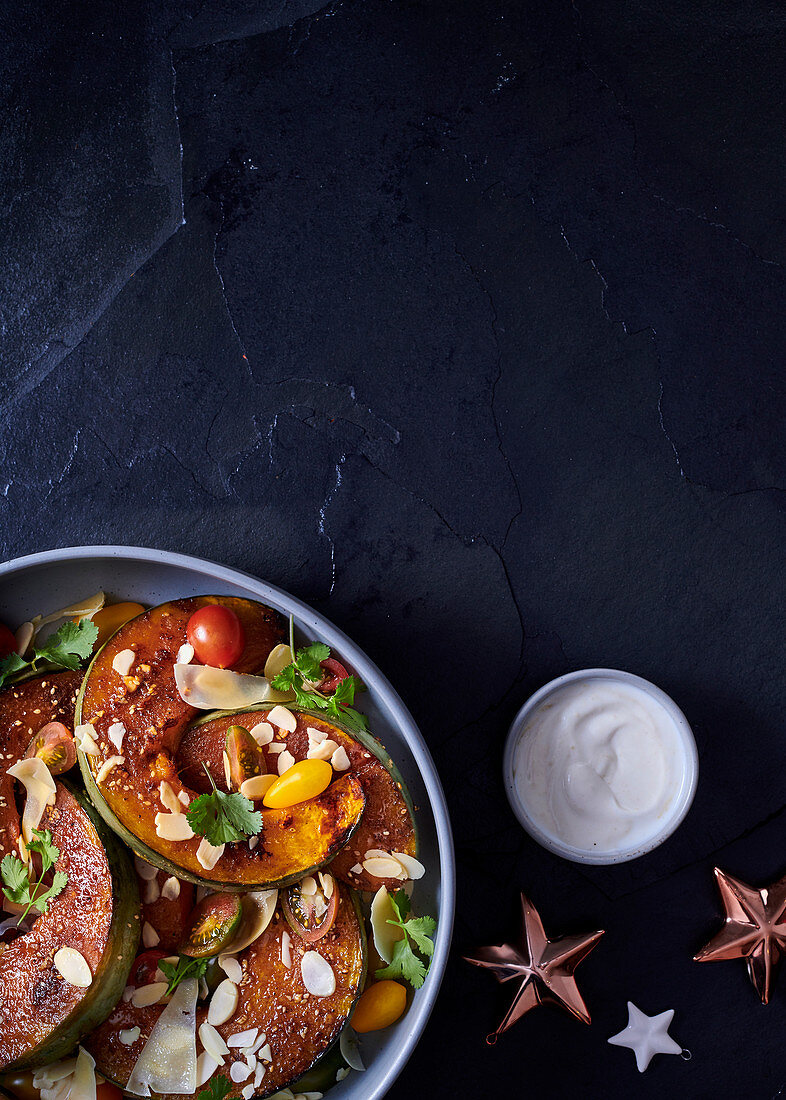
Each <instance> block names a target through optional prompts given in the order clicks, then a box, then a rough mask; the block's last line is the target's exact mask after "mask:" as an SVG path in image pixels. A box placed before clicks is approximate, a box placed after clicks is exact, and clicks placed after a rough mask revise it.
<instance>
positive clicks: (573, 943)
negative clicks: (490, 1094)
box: [464, 893, 603, 1045]
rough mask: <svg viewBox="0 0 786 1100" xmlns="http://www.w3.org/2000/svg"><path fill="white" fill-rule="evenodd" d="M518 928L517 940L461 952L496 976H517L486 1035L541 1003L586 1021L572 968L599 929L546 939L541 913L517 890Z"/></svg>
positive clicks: (488, 1039) (500, 979)
mask: <svg viewBox="0 0 786 1100" xmlns="http://www.w3.org/2000/svg"><path fill="white" fill-rule="evenodd" d="M521 916H522V928H521V936H520V938H519V941H518V943H516V944H509V943H505V944H502V945H501V946H499V947H479V948H478V952H477V954H476V955H465V956H464V958H465V959H466V961H467V962H469V963H472V964H473V965H474V966H482V967H483V968H484V969H486V970H490V971H491V972H492V973H493V974H494V977H495V978H496V979H497V981H498V982H509V981H512V980H513V979H514V978H517V979H518V980H519V982H520V985H519V987H518V989H517V991H516V995H515V997H514V998H513V1004H512V1005H511V1006H510V1008H509V1009H508V1011H507V1013H506V1015H505V1018H504V1020H503V1021H502V1023H501V1024H500V1025H499V1027H498V1028H497V1030H496V1031H493V1032H492V1033H491V1034H490V1035H487V1036H486V1042H487V1043H488V1044H489V1045H493V1044H494V1043H496V1041H497V1039H498V1038H499V1037H500V1035H501V1034H502V1033H503V1031H507V1030H508V1028H509V1027H512V1026H513V1024H515V1022H516V1021H517V1020H520V1019H521V1017H522V1016H523V1015H524V1014H525V1013H526V1012H529V1010H530V1009H531V1008H534V1007H535V1006H536V1005H539V1004H546V1003H547V1002H550V1003H551V1004H556V1005H559V1006H560V1007H561V1008H564V1009H566V1010H567V1011H568V1012H570V1013H571V1015H573V1016H575V1017H576V1018H577V1019H579V1020H581V1021H583V1023H585V1024H588V1023H589V1022H590V1014H589V1012H588V1011H587V1006H586V1005H585V1004H584V1001H583V1000H582V997H581V994H580V993H579V989H578V986H577V985H576V980H575V978H574V977H573V971H574V970H575V969H576V967H577V966H578V965H579V963H580V962H581V961H582V959H585V958H586V957H587V955H589V953H590V951H591V950H592V949H593V947H594V946H595V944H596V943H597V942H598V940H599V939H600V937H601V936H602V935H603V932H602V931H601V932H591V933H590V934H589V935H587V936H563V937H562V938H561V939H558V940H548V939H547V938H546V933H545V932H544V930H543V922H542V921H541V919H540V915H539V913H538V911H537V909H536V908H535V906H534V905H533V904H532V902H531V901H530V900H529V898H528V897H527V896H526V894H524V893H522V895H521Z"/></svg>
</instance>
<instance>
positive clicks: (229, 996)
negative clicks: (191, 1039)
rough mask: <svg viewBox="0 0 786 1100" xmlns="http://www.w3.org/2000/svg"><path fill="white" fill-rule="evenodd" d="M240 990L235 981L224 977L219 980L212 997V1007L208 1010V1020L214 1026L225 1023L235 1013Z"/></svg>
mask: <svg viewBox="0 0 786 1100" xmlns="http://www.w3.org/2000/svg"><path fill="white" fill-rule="evenodd" d="M237 997H238V990H237V986H236V985H235V983H234V982H230V980H229V978H224V980H223V982H219V984H218V985H217V986H216V991H215V993H214V994H213V996H212V997H211V998H210V1007H209V1008H208V1010H207V1022H208V1023H209V1024H212V1025H213V1027H219V1026H220V1025H221V1024H225V1023H226V1022H227V1020H231V1018H232V1017H233V1016H234V1014H235V1009H236V1008H237Z"/></svg>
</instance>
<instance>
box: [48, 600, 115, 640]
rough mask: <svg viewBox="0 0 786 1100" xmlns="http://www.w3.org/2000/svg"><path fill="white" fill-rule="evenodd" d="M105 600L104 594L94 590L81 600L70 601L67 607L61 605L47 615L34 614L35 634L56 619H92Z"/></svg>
mask: <svg viewBox="0 0 786 1100" xmlns="http://www.w3.org/2000/svg"><path fill="white" fill-rule="evenodd" d="M105 600H106V596H105V594H104V593H103V592H101V591H100V590H99V591H98V592H94V593H93V595H92V596H86V597H85V598H84V599H83V600H78V601H77V603H72V604H70V605H69V606H68V607H61V608H60V609H59V610H58V611H52V612H50V613H49V614H48V615H35V616H34V617H33V626H34V627H35V632H36V634H37V633H38V632H39V630H40V629H41V627H42V626H47V625H48V624H49V623H56V622H57V620H58V619H92V618H93V616H94V615H95V613H96V612H97V611H100V610H101V608H102V607H103V606H104V601H105Z"/></svg>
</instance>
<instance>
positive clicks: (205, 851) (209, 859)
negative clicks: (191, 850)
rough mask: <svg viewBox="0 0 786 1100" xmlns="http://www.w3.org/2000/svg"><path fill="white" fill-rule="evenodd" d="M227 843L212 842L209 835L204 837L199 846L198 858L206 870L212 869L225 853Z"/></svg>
mask: <svg viewBox="0 0 786 1100" xmlns="http://www.w3.org/2000/svg"><path fill="white" fill-rule="evenodd" d="M225 847H226V845H225V844H218V845H215V844H211V843H210V841H209V840H208V839H207V837H203V838H202V841H201V843H200V845H199V847H198V848H197V859H198V860H199V862H200V864H201V866H202V867H204V868H205V870H206V871H212V870H213V868H214V867H215V865H216V864H217V863H218V861H219V860H220V859H221V857H222V856H223V854H224V848H225Z"/></svg>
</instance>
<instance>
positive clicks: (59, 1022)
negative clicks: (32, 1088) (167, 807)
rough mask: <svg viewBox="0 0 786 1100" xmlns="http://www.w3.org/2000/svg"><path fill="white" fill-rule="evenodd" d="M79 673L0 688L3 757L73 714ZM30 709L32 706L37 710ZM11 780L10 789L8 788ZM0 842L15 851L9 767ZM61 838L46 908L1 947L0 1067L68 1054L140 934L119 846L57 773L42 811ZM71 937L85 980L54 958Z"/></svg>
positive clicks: (101, 1014) (112, 996)
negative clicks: (63, 971)
mask: <svg viewBox="0 0 786 1100" xmlns="http://www.w3.org/2000/svg"><path fill="white" fill-rule="evenodd" d="M79 680H80V674H79V673H58V674H54V675H47V676H42V677H38V678H36V679H31V680H28V681H26V682H25V683H23V684H19V685H17V686H16V687H13V688H7V689H6V690H5V691H3V692H0V748H1V749H2V752H3V754H4V757H5V760H6V761H7V762H8V763H12V762H14V761H15V760H16V759H18V758H20V757H21V756H22V755H23V754H24V751H25V749H26V748H27V745H28V744H29V742H30V738H31V737H32V736H33V735H34V734H35V733H36V732H37V731H38V729H39V728H41V727H42V726H44V725H45V724H46V723H47V722H49V721H58V722H63V723H64V724H65V725H67V726H69V727H70V726H71V725H72V724H73V714H74V697H75V693H76V688H77V685H78V684H79ZM36 712H37V713H36ZM15 788H16V789H15ZM0 792H2V807H1V808H0V824H1V826H2V829H1V831H0V850H1V851H2V854H3V855H6V854H8V853H11V854H18V840H19V824H20V814H19V809H18V806H17V797H16V796H17V794H19V795H20V799H23V798H24V793H23V791H22V789H21V787H20V785H19V784H17V783H15V781H14V779H13V777H11V776H9V775H8V773H7V770H6V771H4V772H3V775H2V778H0ZM40 828H41V829H48V830H50V831H51V834H52V842H53V843H54V845H55V846H56V847H57V848H59V850H60V856H59V858H58V860H57V863H56V869H57V870H62V871H65V873H66V874H67V876H68V881H67V883H66V885H65V887H64V888H63V890H62V891H61V893H60V894H58V895H57V897H55V898H53V899H52V900H51V901H50V903H49V906H48V910H47V912H46V914H44V915H42V916H39V917H38V918H37V919H36V920H35V921H34V922H33V923H32V926H31V928H30V930H29V931H28V932H27V933H25V934H23V935H21V936H19V937H17V938H16V939H14V940H12V941H11V942H10V943H8V944H7V945H6V946H5V948H4V950H3V951H2V953H0V1068H2V1069H3V1070H9V1069H21V1068H24V1067H30V1066H38V1065H46V1064H47V1063H48V1062H51V1061H54V1060H55V1059H57V1058H60V1057H62V1056H64V1055H65V1054H67V1053H68V1052H69V1051H70V1050H71V1049H72V1048H73V1047H74V1045H75V1044H76V1043H77V1042H78V1041H79V1039H80V1038H81V1037H82V1036H83V1035H86V1034H87V1033H88V1032H89V1031H91V1030H92V1029H93V1028H94V1027H96V1025H97V1024H99V1023H100V1022H101V1021H102V1020H103V1019H105V1018H106V1016H107V1015H108V1014H109V1013H110V1012H111V1010H112V1008H113V1007H114V1004H115V1002H116V1001H117V999H118V997H119V996H120V994H121V993H122V991H123V988H124V986H125V983H126V979H127V977H128V972H129V969H130V966H131V961H132V959H133V957H134V955H135V954H136V948H137V944H138V941H139V896H138V893H137V888H136V877H135V875H134V872H133V869H132V867H131V863H130V860H129V859H128V856H127V854H126V853H125V851H124V850H123V849H122V848H121V846H120V845H119V844H118V843H117V841H116V840H115V838H114V837H113V836H112V834H111V833H110V832H109V830H108V829H106V828H105V826H104V825H103V823H102V822H101V821H100V819H99V818H98V817H97V815H96V813H95V810H94V809H93V807H92V806H91V805H90V804H89V802H88V800H87V799H86V798H85V797H84V795H83V794H80V793H78V792H76V791H75V790H73V789H72V788H71V787H70V786H68V784H66V783H63V782H59V781H58V782H57V783H56V794H55V803H54V806H49V807H47V809H46V810H45V812H44V815H43V817H42V819H41V823H40ZM61 947H73V948H74V949H75V950H77V951H79V952H80V953H81V954H82V956H83V957H84V958H85V959H86V961H87V963H88V965H89V967H90V970H91V972H92V975H93V981H92V983H91V985H90V986H89V987H87V988H86V989H83V988H77V987H76V986H72V985H70V984H69V983H68V982H66V981H65V979H64V978H63V977H62V976H61V975H60V973H59V972H58V971H57V970H56V969H55V967H54V965H53V962H52V959H53V956H54V954H55V952H56V951H57V950H59V948H61Z"/></svg>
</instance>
